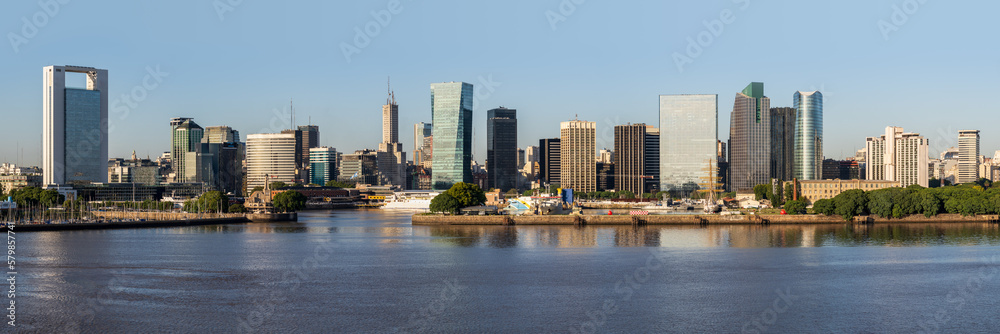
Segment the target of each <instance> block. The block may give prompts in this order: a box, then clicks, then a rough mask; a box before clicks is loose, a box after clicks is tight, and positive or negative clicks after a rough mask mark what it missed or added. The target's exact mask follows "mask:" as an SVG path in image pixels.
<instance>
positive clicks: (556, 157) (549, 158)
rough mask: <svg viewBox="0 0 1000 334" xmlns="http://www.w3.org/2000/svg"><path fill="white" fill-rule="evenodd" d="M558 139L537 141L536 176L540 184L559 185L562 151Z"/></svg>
mask: <svg viewBox="0 0 1000 334" xmlns="http://www.w3.org/2000/svg"><path fill="white" fill-rule="evenodd" d="M560 146H561V145H560V143H559V138H550V139H540V140H538V151H539V157H538V174H539V178H540V179H541V180H542V182H546V183H548V184H550V185H552V184H559V182H560V181H561V179H560V176H561V172H562V162H561V160H560V159H562V152H561V151H562V150H561V149H560Z"/></svg>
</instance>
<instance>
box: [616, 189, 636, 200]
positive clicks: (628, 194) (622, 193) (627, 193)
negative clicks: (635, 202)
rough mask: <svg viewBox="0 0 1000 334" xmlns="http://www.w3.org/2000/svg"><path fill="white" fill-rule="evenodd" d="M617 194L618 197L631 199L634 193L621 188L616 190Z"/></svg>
mask: <svg viewBox="0 0 1000 334" xmlns="http://www.w3.org/2000/svg"><path fill="white" fill-rule="evenodd" d="M618 196H619V198H625V199H633V198H635V193H633V192H631V191H628V190H623V191H619V192H618Z"/></svg>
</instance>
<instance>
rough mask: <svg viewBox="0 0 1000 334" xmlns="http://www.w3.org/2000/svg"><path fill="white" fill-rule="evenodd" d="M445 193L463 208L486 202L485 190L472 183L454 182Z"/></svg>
mask: <svg viewBox="0 0 1000 334" xmlns="http://www.w3.org/2000/svg"><path fill="white" fill-rule="evenodd" d="M446 193H447V194H448V195H451V197H454V198H455V200H457V201H458V203H459V205H461V207H463V208H464V207H469V206H474V205H482V204H483V203H486V192H484V191H483V189H481V188H479V186H477V185H475V184H472V183H465V182H459V183H455V184H454V185H452V186H451V189H448V191H446Z"/></svg>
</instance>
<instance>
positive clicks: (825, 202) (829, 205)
mask: <svg viewBox="0 0 1000 334" xmlns="http://www.w3.org/2000/svg"><path fill="white" fill-rule="evenodd" d="M835 209H836V206H834V204H833V200H829V199H821V200H818V201H816V203H813V211H816V213H818V214H823V215H827V216H830V215H834V214H836V212H835Z"/></svg>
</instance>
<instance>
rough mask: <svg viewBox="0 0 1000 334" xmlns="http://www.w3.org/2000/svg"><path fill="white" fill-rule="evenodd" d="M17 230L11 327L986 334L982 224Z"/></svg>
mask: <svg viewBox="0 0 1000 334" xmlns="http://www.w3.org/2000/svg"><path fill="white" fill-rule="evenodd" d="M18 238H19V239H18V243H17V245H18V252H19V256H18V266H19V267H18V272H19V274H20V276H19V281H18V289H19V291H20V293H19V294H18V297H17V303H18V306H19V307H18V321H19V324H18V327H17V329H18V330H19V331H23V332H42V333H64V332H70V333H73V332H85V333H111V332H129V333H134V332H214V333H223V332H256V333H279V332H280V333H286V332H303V333H309V332H383V333H384V332H390V333H391V332H503V333H535V332H571V333H576V332H582V333H592V332H612V333H647V332H678V333H693V332H716V333H740V332H743V333H789V332H794V333H797V332H816V333H827V332H845V333H862V332H864V333H886V332H893V333H895V332H921V331H924V332H947V333H951V332H988V333H995V332H1000V319H997V314H998V312H1000V311H998V310H1000V272H998V271H1000V229H998V227H997V225H989V224H957V225H956V224H949V225H930V224H923V225H878V226H874V227H856V228H852V227H850V226H847V225H810V226H771V227H757V226H715V227H707V228H699V227H645V228H632V227H585V228H575V227H547V226H541V227H540V226H524V227H511V228H505V227H461V228H452V227H422V226H417V227H414V226H410V220H409V214H407V213H387V212H381V211H378V210H369V211H331V212H308V213H304V214H302V215H300V222H299V223H275V224H247V225H233V226H209V227H184V228H168V229H135V230H115V231H79V232H39V233H24V234H18ZM8 330H9V328H8Z"/></svg>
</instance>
